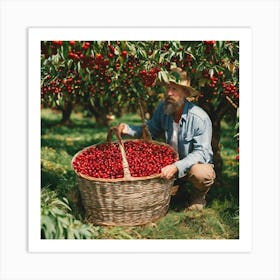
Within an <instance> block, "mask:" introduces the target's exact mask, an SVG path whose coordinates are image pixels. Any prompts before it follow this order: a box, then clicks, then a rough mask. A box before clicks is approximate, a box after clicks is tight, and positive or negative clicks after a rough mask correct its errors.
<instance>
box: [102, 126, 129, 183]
mask: <svg viewBox="0 0 280 280" xmlns="http://www.w3.org/2000/svg"><path fill="white" fill-rule="evenodd" d="M113 133H114V134H115V135H116V136H117V138H118V142H119V147H120V150H121V155H122V162H123V173H124V178H125V179H126V180H128V179H131V178H132V177H131V173H130V171H129V165H128V161H127V158H126V154H125V150H124V145H123V141H122V137H121V134H120V132H119V130H118V127H117V126H112V127H111V128H110V129H109V131H108V134H107V142H108V143H111V142H112V136H113Z"/></svg>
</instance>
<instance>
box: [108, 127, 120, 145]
mask: <svg viewBox="0 0 280 280" xmlns="http://www.w3.org/2000/svg"><path fill="white" fill-rule="evenodd" d="M113 133H114V134H115V135H116V136H117V139H118V141H119V143H120V144H121V145H123V141H122V137H121V134H120V132H119V130H118V127H117V126H112V127H111V128H110V129H109V131H108V134H107V142H109V143H111V142H112V137H113Z"/></svg>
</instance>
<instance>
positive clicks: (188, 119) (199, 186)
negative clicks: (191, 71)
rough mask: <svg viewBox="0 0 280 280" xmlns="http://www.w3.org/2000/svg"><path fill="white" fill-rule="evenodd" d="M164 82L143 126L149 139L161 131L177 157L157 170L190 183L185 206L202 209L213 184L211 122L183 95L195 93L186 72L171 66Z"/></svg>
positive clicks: (131, 129) (135, 132) (128, 130)
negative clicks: (158, 100) (161, 96)
mask: <svg viewBox="0 0 280 280" xmlns="http://www.w3.org/2000/svg"><path fill="white" fill-rule="evenodd" d="M172 74H174V77H176V79H170V80H169V83H168V84H167V85H166V98H165V100H164V101H163V102H161V103H160V104H159V106H158V107H157V109H156V110H155V113H154V115H153V117H152V119H151V120H149V121H148V122H147V127H148V129H149V132H150V133H151V136H152V138H153V139H155V138H158V137H159V136H160V135H161V134H164V136H165V139H166V142H167V143H168V144H169V145H171V146H172V147H173V148H174V149H175V150H176V151H177V152H178V154H179V160H178V161H177V162H175V163H174V164H171V165H167V166H165V167H164V168H162V170H161V174H162V177H163V178H166V179H170V178H172V177H173V176H176V178H177V181H175V184H179V185H180V186H182V185H184V186H185V185H186V181H189V182H191V183H192V186H193V188H192V192H191V194H190V198H189V201H188V205H189V206H188V207H187V210H202V209H203V207H204V205H205V204H206V200H205V196H206V194H207V192H208V191H209V189H210V187H211V186H212V185H213V183H214V180H215V172H214V169H213V152H212V147H211V138H212V123H211V121H210V118H209V116H208V115H207V114H206V112H205V111H204V110H202V109H201V108H200V107H198V106H196V105H194V104H193V103H191V102H189V101H188V100H187V99H186V98H187V97H193V96H195V95H197V94H198V93H197V91H196V90H194V89H193V88H192V87H190V81H189V79H188V78H187V73H186V72H185V71H183V70H182V69H180V68H173V69H172V72H171V76H172ZM118 129H119V132H120V133H122V134H127V135H130V136H137V137H140V136H141V135H142V127H140V126H131V125H127V124H120V125H119V126H118Z"/></svg>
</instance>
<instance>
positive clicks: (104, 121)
mask: <svg viewBox="0 0 280 280" xmlns="http://www.w3.org/2000/svg"><path fill="white" fill-rule="evenodd" d="M88 109H89V111H90V112H91V114H92V115H93V116H94V118H95V121H96V124H97V125H98V126H109V125H110V121H109V119H108V118H107V115H108V114H109V110H108V108H107V107H106V106H104V107H102V108H101V107H100V106H93V105H92V104H90V103H89V105H88Z"/></svg>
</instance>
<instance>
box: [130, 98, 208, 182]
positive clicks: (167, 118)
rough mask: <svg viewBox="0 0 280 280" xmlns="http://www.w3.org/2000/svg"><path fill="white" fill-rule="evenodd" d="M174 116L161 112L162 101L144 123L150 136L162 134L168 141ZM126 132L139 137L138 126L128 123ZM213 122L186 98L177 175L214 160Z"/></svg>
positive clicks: (162, 109) (139, 127)
mask: <svg viewBox="0 0 280 280" xmlns="http://www.w3.org/2000/svg"><path fill="white" fill-rule="evenodd" d="M173 120H174V118H173V115H172V114H171V115H167V114H165V113H164V102H161V103H160V104H159V106H158V107H157V109H156V110H155V112H154V115H153V117H152V119H151V120H149V121H147V126H148V128H149V131H150V133H151V136H152V138H153V139H156V138H158V137H160V136H161V135H162V134H164V136H165V139H166V143H167V144H170V141H171V137H172V133H173ZM128 127H129V135H131V136H136V137H141V135H142V128H141V126H132V125H129V126H128ZM211 139H212V123H211V120H210V118H209V116H208V115H207V113H206V112H205V111H204V110H203V109H201V108H200V107H198V106H196V105H194V104H193V103H191V102H188V101H186V103H185V107H184V110H183V114H182V117H181V120H180V123H179V130H178V154H179V160H178V161H177V162H175V165H176V167H177V168H178V178H182V177H184V176H185V175H187V173H188V171H189V169H190V168H191V167H192V165H194V164H196V163H213V151H212V147H211Z"/></svg>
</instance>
